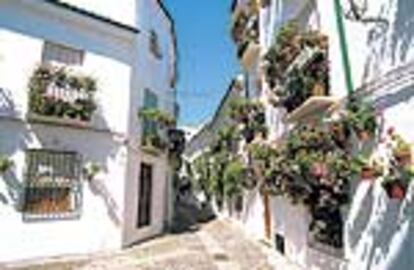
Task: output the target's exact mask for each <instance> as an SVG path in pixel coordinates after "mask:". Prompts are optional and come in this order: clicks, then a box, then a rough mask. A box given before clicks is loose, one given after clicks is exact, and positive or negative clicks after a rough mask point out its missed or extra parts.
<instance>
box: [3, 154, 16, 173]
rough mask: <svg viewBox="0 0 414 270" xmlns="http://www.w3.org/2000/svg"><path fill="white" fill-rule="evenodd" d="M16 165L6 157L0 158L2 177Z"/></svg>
mask: <svg viewBox="0 0 414 270" xmlns="http://www.w3.org/2000/svg"><path fill="white" fill-rule="evenodd" d="M13 165H14V162H13V161H12V160H11V159H9V158H7V157H5V156H0V175H2V174H4V173H6V172H7V171H8V170H10V169H11V168H12V167H13Z"/></svg>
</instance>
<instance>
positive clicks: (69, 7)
mask: <svg viewBox="0 0 414 270" xmlns="http://www.w3.org/2000/svg"><path fill="white" fill-rule="evenodd" d="M43 1H44V2H46V3H49V4H51V5H54V6H56V7H59V8H62V9H65V10H68V11H71V12H74V13H77V14H79V15H82V16H86V17H89V18H91V19H94V20H97V21H100V22H103V23H107V24H110V25H112V26H115V27H118V28H121V29H123V30H126V31H129V32H132V33H134V34H138V33H139V32H140V31H139V29H138V28H136V27H133V26H130V25H127V24H124V23H121V22H118V21H115V20H113V19H110V18H108V17H105V16H101V15H99V14H96V13H94V12H91V11H88V10H86V9H83V8H80V7H77V6H74V5H71V4H68V3H65V2H62V1H60V0H43Z"/></svg>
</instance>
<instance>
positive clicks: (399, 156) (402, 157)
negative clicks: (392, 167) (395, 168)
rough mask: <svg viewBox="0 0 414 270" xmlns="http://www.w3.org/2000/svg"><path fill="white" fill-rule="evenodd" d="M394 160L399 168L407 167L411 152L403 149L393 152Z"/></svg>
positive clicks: (409, 162)
mask: <svg viewBox="0 0 414 270" xmlns="http://www.w3.org/2000/svg"><path fill="white" fill-rule="evenodd" d="M394 157H395V160H396V161H397V162H398V163H399V164H400V165H401V166H407V165H410V164H411V150H410V149H405V150H401V151H397V152H394Z"/></svg>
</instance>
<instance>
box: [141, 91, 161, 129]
mask: <svg viewBox="0 0 414 270" xmlns="http://www.w3.org/2000/svg"><path fill="white" fill-rule="evenodd" d="M157 107H158V97H157V95H156V94H154V93H153V92H152V91H151V90H149V89H145V91H144V108H145V109H155V108H157ZM142 127H143V133H144V134H143V135H144V136H145V135H151V134H154V133H156V132H157V125H156V123H154V122H152V121H148V120H144V121H143V123H142Z"/></svg>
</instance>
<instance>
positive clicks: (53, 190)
mask: <svg viewBox="0 0 414 270" xmlns="http://www.w3.org/2000/svg"><path fill="white" fill-rule="evenodd" d="M26 161H27V163H26V165H27V171H26V181H25V186H24V200H23V208H22V210H23V219H24V220H39V219H47V220H49V219H66V218H76V217H79V215H80V209H81V201H82V192H81V191H82V190H81V181H80V180H81V159H80V156H79V155H78V154H77V153H76V152H61V151H55V150H43V149H41V150H28V151H27V152H26Z"/></svg>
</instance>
